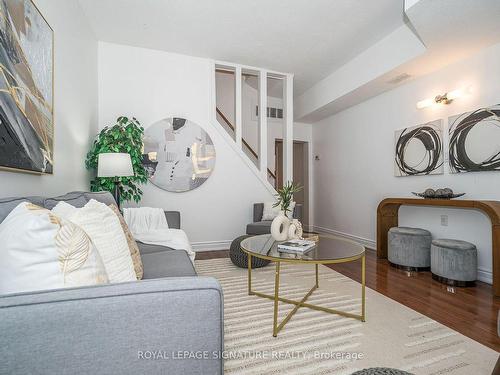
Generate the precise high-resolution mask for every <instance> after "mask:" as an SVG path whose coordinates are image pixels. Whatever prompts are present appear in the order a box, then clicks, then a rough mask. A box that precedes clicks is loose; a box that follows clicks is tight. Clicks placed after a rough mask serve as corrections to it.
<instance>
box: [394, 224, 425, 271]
mask: <svg viewBox="0 0 500 375" xmlns="http://www.w3.org/2000/svg"><path fill="white" fill-rule="evenodd" d="M388 237H389V247H388V252H387V258H388V259H389V263H390V264H391V266H394V267H397V268H402V269H405V270H407V271H425V270H429V268H430V265H431V242H432V236H431V233H430V232H429V231H428V230H425V229H420V228H408V227H394V228H391V229H389V235H388Z"/></svg>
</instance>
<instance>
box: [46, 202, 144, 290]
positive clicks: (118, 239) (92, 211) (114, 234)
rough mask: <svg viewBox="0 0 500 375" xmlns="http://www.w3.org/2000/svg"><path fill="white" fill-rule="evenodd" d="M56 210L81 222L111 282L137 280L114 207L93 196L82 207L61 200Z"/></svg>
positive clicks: (68, 218)
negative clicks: (112, 208)
mask: <svg viewBox="0 0 500 375" xmlns="http://www.w3.org/2000/svg"><path fill="white" fill-rule="evenodd" d="M52 211H53V212H54V213H56V214H59V215H60V216H62V217H64V218H66V219H67V220H69V221H71V222H73V223H75V224H76V225H78V226H80V227H81V228H82V229H83V230H84V231H85V232H86V233H87V234H88V236H89V237H90V239H91V240H92V242H93V243H94V245H95V247H96V248H97V251H98V252H99V255H100V256H101V259H102V262H103V263H104V268H105V269H106V273H107V274H108V278H109V281H110V282H111V283H122V282H126V281H136V280H137V275H136V274H135V271H134V263H133V262H132V256H131V255H130V250H129V249H128V244H127V239H126V238H125V233H123V229H122V226H121V225H120V220H118V218H117V217H116V215H115V213H114V212H113V210H111V208H109V207H108V206H107V205H106V204H104V203H100V202H97V201H96V200H94V199H91V200H90V201H89V202H87V204H86V205H85V206H84V207H82V208H76V207H73V206H71V205H70V204H68V203H66V202H59V203H58V204H57V205H56V206H55V207H54V208H53V209H52Z"/></svg>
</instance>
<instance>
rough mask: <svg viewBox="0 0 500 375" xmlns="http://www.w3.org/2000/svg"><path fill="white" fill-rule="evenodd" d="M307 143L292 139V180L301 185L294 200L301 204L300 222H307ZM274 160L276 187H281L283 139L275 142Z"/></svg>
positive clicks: (306, 223)
mask: <svg viewBox="0 0 500 375" xmlns="http://www.w3.org/2000/svg"><path fill="white" fill-rule="evenodd" d="M308 147H309V145H308V143H307V142H302V141H293V182H295V183H296V184H299V185H300V186H302V190H301V191H299V192H298V193H295V195H294V200H295V202H296V203H299V204H302V224H304V225H308V224H309V158H308V153H309V150H308ZM275 153H276V154H275V160H276V180H277V182H276V185H277V186H276V188H277V189H280V188H282V187H283V141H282V140H281V139H277V140H276V142H275Z"/></svg>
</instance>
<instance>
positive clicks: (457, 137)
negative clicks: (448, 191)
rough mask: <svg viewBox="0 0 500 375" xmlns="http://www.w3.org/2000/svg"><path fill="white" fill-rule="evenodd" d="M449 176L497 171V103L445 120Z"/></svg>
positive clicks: (499, 113)
mask: <svg viewBox="0 0 500 375" xmlns="http://www.w3.org/2000/svg"><path fill="white" fill-rule="evenodd" d="M448 124H449V136H450V143H449V164H450V172H451V173H463V172H483V171H498V170H500V104H497V105H494V106H491V107H488V108H480V109H478V110H475V111H473V112H467V113H462V114H461V115H457V116H452V117H450V118H449V119H448Z"/></svg>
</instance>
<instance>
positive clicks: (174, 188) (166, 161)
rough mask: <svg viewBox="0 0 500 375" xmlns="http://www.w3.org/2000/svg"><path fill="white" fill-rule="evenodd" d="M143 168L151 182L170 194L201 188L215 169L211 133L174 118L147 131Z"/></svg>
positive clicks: (165, 120)
mask: <svg viewBox="0 0 500 375" xmlns="http://www.w3.org/2000/svg"><path fill="white" fill-rule="evenodd" d="M142 164H143V165H144V167H145V168H146V171H147V172H148V177H149V180H150V181H151V182H152V183H153V184H154V185H156V186H158V187H159V188H162V189H164V190H167V191H170V192H183V191H189V190H192V189H195V188H197V187H198V186H200V185H202V184H203V183H204V182H205V181H206V180H207V179H208V178H209V177H210V175H211V174H212V172H213V170H214V167H215V147H214V144H213V142H212V139H211V138H210V136H209V135H208V133H207V132H206V131H205V130H203V129H202V128H201V127H200V126H199V125H197V124H195V123H194V122H192V121H189V120H186V119H184V118H179V117H171V118H167V119H164V120H161V121H158V122H156V123H154V124H153V125H151V126H150V127H149V128H147V129H146V131H145V134H144V153H143V160H142Z"/></svg>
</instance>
